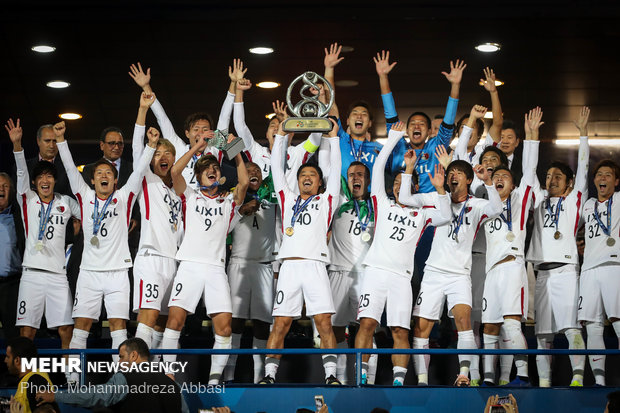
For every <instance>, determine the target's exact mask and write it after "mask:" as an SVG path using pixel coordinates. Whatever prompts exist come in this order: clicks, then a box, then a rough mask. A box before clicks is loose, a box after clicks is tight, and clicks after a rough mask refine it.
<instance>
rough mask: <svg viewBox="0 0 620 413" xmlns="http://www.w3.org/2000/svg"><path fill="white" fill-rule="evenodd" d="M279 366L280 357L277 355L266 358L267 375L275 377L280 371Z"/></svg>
mask: <svg viewBox="0 0 620 413" xmlns="http://www.w3.org/2000/svg"><path fill="white" fill-rule="evenodd" d="M278 367H280V359H277V358H275V357H266V358H265V376H270V377H271V378H273V379H275V378H276V374H277V373H278Z"/></svg>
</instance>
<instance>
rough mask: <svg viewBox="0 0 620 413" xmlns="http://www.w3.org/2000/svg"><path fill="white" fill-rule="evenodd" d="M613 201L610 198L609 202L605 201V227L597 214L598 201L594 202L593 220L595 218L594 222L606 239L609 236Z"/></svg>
mask: <svg viewBox="0 0 620 413" xmlns="http://www.w3.org/2000/svg"><path fill="white" fill-rule="evenodd" d="M613 199H614V198H613V197H611V198H609V201H607V226H605V225H604V224H603V221H602V220H601V216H600V215H599V213H598V201H594V218H596V221H597V222H598V225H599V226H600V227H601V229H602V230H603V233H604V234H605V235H607V236H608V237H609V236H611V204H612V202H613Z"/></svg>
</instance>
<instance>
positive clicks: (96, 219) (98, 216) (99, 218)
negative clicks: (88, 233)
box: [93, 192, 114, 236]
mask: <svg viewBox="0 0 620 413" xmlns="http://www.w3.org/2000/svg"><path fill="white" fill-rule="evenodd" d="M112 198H114V192H112V193H111V194H110V196H109V197H108V199H106V200H105V203H104V204H103V208H101V213H99V198H97V195H95V211H94V212H93V235H94V236H96V235H97V234H98V233H99V228H100V227H101V223H102V222H103V218H104V217H105V211H106V210H107V209H108V205H110V202H112Z"/></svg>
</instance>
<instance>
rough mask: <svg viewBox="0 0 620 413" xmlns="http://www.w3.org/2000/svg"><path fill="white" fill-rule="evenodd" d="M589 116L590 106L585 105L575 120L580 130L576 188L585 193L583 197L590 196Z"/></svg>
mask: <svg viewBox="0 0 620 413" xmlns="http://www.w3.org/2000/svg"><path fill="white" fill-rule="evenodd" d="M589 117H590V108H589V107H587V106H584V107H582V108H581V111H580V112H579V117H578V118H577V120H575V121H574V123H575V126H576V127H577V129H578V130H579V154H578V157H579V158H578V159H577V172H576V173H575V184H574V189H575V190H577V191H580V192H581V193H582V194H584V197H583V199H587V198H588V163H589V161H590V145H589V144H588V118H589ZM582 205H583V204H582Z"/></svg>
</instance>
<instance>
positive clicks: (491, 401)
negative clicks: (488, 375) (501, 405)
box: [484, 394, 499, 413]
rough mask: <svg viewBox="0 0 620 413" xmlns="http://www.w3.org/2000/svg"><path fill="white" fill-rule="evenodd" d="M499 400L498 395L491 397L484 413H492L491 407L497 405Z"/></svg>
mask: <svg viewBox="0 0 620 413" xmlns="http://www.w3.org/2000/svg"><path fill="white" fill-rule="evenodd" d="M498 398H499V396H498V395H497V394H496V395H495V396H493V395H491V396H489V398H488V399H487V404H486V406H485V407H484V413H490V412H491V406H493V405H496V404H497V399H498Z"/></svg>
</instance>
